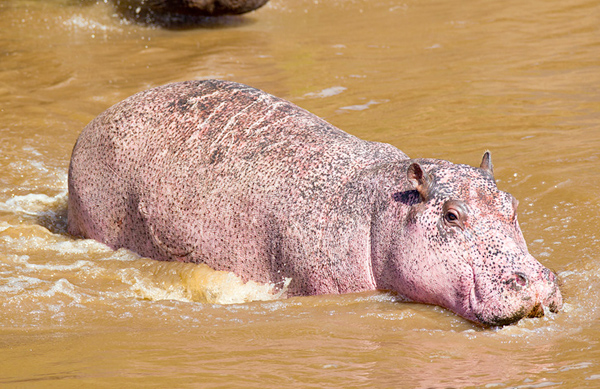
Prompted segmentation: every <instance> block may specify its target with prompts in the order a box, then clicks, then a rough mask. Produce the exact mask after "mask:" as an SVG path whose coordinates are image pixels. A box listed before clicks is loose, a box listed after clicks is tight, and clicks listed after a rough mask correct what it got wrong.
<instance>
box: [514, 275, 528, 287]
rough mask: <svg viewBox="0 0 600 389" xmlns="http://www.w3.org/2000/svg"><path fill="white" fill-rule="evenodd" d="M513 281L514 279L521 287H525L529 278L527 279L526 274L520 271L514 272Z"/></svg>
mask: <svg viewBox="0 0 600 389" xmlns="http://www.w3.org/2000/svg"><path fill="white" fill-rule="evenodd" d="M515 281H516V283H517V285H519V286H522V287H525V286H527V284H529V280H528V279H527V276H526V275H525V274H523V273H520V272H516V273H515Z"/></svg>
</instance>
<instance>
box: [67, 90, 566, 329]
mask: <svg viewBox="0 0 600 389" xmlns="http://www.w3.org/2000/svg"><path fill="white" fill-rule="evenodd" d="M486 161H487V162H486ZM68 223H69V232H70V233H71V234H73V235H78V236H83V237H87V238H93V239H96V240H98V241H100V242H103V243H105V244H107V245H109V246H110V247H112V248H115V249H116V248H120V247H125V248H128V249H130V250H132V251H135V252H137V253H138V254H140V255H143V256H147V257H150V258H153V259H157V260H167V261H184V262H194V263H206V264H207V265H209V266H211V267H213V268H214V269H217V270H227V271H232V272H234V273H236V274H238V275H239V276H241V277H242V278H243V279H245V280H250V279H252V280H254V281H258V282H265V283H267V282H268V283H273V284H275V285H283V282H284V280H285V279H286V278H291V279H292V281H291V283H290V285H289V289H288V295H315V294H327V293H348V292H361V291H366V290H375V289H385V290H392V291H395V292H397V293H399V294H401V295H403V296H405V297H407V298H410V299H412V300H414V301H417V302H424V303H430V304H437V305H440V306H443V307H446V308H448V309H450V310H452V311H454V312H456V313H457V314H459V315H461V316H463V317H465V318H466V319H469V320H472V321H474V322H477V323H481V324H484V325H502V324H508V323H512V322H515V321H517V320H519V319H521V318H523V317H526V316H539V315H540V314H543V310H544V307H549V308H550V309H551V310H553V311H556V310H558V309H559V308H560V307H561V305H562V298H561V295H560V291H559V290H558V287H557V281H556V277H555V276H554V274H553V273H552V272H550V271H549V270H548V269H546V268H544V267H543V266H542V265H541V264H540V263H539V262H537V261H536V260H535V259H534V258H533V257H532V256H531V255H529V253H528V252H527V247H526V244H525V241H524V239H523V236H522V234H521V231H520V229H519V226H518V223H517V220H516V200H514V198H513V197H512V196H511V195H509V194H508V193H505V192H501V191H499V190H498V188H497V186H496V183H495V181H494V178H493V174H492V167H491V160H490V159H489V154H486V155H485V156H484V161H483V162H482V166H481V168H473V167H470V166H466V165H456V164H452V163H450V162H447V161H442V160H433V159H416V160H413V159H409V158H408V157H407V156H406V155H405V154H404V153H402V152H401V151H400V150H398V149H397V148H395V147H393V146H391V145H388V144H383V143H377V142H367V141H364V140H361V139H358V138H356V137H354V136H352V135H349V134H347V133H345V132H343V131H341V130H339V129H337V128H335V127H333V126H332V125H330V124H329V123H327V122H325V121H323V120H322V119H320V118H318V117H316V116H314V115H312V114H311V113H309V112H307V111H305V110H303V109H301V108H299V107H297V106H295V105H293V104H291V103H289V102H287V101H285V100H282V99H279V98H276V97H274V96H271V95H269V94H266V93H264V92H262V91H260V90H257V89H254V88H251V87H248V86H245V85H241V84H237V83H233V82H226V81H216V80H206V81H190V82H183V83H176V84H170V85H166V86H162V87H159V88H155V89H150V90H148V91H144V92H141V93H138V94H136V95H134V96H132V97H130V98H128V99H126V100H124V101H122V102H120V103H118V104H116V105H114V106H113V107H111V108H109V109H108V110H107V111H105V112H104V113H102V114H101V115H100V116H98V117H97V118H96V119H94V120H93V121H92V122H91V123H90V124H88V126H86V128H85V129H84V130H83V132H82V133H81V135H80V137H79V139H78V140H77V143H76V145H75V147H74V150H73V154H72V157H71V164H70V168H69V208H68Z"/></svg>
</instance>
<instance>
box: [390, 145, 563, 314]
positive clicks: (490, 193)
mask: <svg viewBox="0 0 600 389" xmlns="http://www.w3.org/2000/svg"><path fill="white" fill-rule="evenodd" d="M407 178H408V181H409V182H411V183H412V185H413V186H414V188H415V190H416V192H415V191H412V192H406V193H411V195H410V196H408V197H406V199H408V198H410V200H408V201H403V202H405V204H406V205H408V206H409V207H408V211H407V212H408V213H407V215H406V219H405V220H406V221H405V226H404V228H403V229H402V231H403V233H402V234H403V236H401V237H399V238H398V241H397V242H396V244H394V246H395V247H396V248H395V249H394V250H395V251H396V250H399V251H400V252H402V254H400V255H396V256H394V257H397V258H396V261H397V263H396V264H395V265H394V268H395V271H393V272H392V273H395V274H394V277H395V278H396V281H395V282H394V281H392V280H390V281H391V284H392V283H393V284H395V285H393V286H392V285H390V286H392V289H394V290H396V291H398V292H399V293H401V294H402V295H404V296H406V297H408V298H410V299H412V300H414V301H418V302H424V303H430V304H436V305H440V306H443V307H445V308H448V309H450V310H452V311H453V312H455V313H457V314H459V315H461V316H463V317H464V318H466V319H469V320H471V321H474V322H476V323H480V324H483V325H505V324H510V323H514V322H516V321H518V320H520V319H521V318H523V317H539V316H543V314H544V308H548V309H549V310H550V311H552V312H556V311H558V309H559V308H560V307H561V306H562V297H561V294H560V291H559V289H558V286H557V278H556V276H555V274H554V273H553V272H552V271H550V270H549V269H547V268H545V267H544V266H543V265H541V264H540V263H539V262H538V261H537V260H536V259H535V258H534V257H533V256H531V255H530V254H529V252H528V250H527V245H526V243H525V240H524V238H523V234H522V233H521V230H520V228H519V224H518V222H517V204H518V202H517V200H516V199H515V198H514V197H513V196H512V195H510V194H508V193H506V192H502V191H500V190H498V188H497V186H496V182H495V179H494V176H493V168H492V162H491V157H490V154H489V152H486V153H485V154H484V156H483V161H482V163H481V166H480V168H473V167H470V166H466V165H455V164H452V163H450V162H446V161H439V160H419V161H412V164H410V166H409V167H408V170H407ZM406 199H405V200H406Z"/></svg>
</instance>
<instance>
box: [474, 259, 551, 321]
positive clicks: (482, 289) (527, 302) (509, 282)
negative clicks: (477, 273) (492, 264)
mask: <svg viewBox="0 0 600 389" xmlns="http://www.w3.org/2000/svg"><path fill="white" fill-rule="evenodd" d="M530 261H531V262H530ZM533 261H535V259H534V258H533V257H531V256H529V255H528V256H526V258H523V262H524V264H528V266H522V267H521V269H519V270H516V271H515V270H513V271H512V272H510V273H508V274H506V275H505V276H504V277H502V281H501V282H500V285H501V286H500V289H501V290H502V291H503V292H502V293H500V294H495V293H494V292H493V290H494V286H493V283H492V284H487V283H486V282H485V281H483V280H481V281H480V282H477V283H476V285H475V288H474V290H473V291H472V294H471V297H470V306H471V309H472V310H473V315H474V316H475V321H477V322H479V323H481V324H483V325H489V326H501V325H507V324H512V323H516V322H517V321H519V320H521V319H522V318H526V317H529V318H534V317H542V316H544V313H545V311H546V310H549V311H550V312H558V311H559V310H560V309H561V308H562V304H563V303H562V296H561V293H560V290H559V287H558V278H557V276H556V274H554V273H553V272H552V271H551V270H549V269H547V268H545V267H543V266H542V265H540V264H539V262H537V261H535V262H533Z"/></svg>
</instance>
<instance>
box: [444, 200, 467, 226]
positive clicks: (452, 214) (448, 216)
mask: <svg viewBox="0 0 600 389" xmlns="http://www.w3.org/2000/svg"><path fill="white" fill-rule="evenodd" d="M442 211H443V215H444V222H445V223H446V225H447V226H449V227H460V228H462V229H464V227H465V226H464V221H465V216H466V214H467V211H466V204H465V203H464V202H462V201H459V200H449V201H446V203H445V204H444V207H443V210H442Z"/></svg>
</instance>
